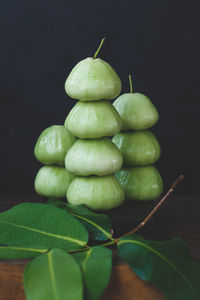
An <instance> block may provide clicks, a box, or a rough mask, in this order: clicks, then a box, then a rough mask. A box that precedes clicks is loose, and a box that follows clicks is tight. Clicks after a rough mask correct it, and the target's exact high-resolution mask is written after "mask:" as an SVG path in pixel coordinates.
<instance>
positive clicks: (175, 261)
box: [118, 235, 200, 300]
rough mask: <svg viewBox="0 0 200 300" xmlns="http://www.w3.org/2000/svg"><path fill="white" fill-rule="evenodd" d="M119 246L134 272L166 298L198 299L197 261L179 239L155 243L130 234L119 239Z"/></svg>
mask: <svg viewBox="0 0 200 300" xmlns="http://www.w3.org/2000/svg"><path fill="white" fill-rule="evenodd" d="M118 249H119V256H120V257H121V258H122V259H124V260H125V261H126V262H127V263H129V264H130V266H131V268H132V269H133V270H134V272H136V273H137V275H138V276H139V277H140V278H142V279H143V280H147V281H151V282H153V283H154V284H155V285H156V286H157V287H158V288H159V289H160V290H161V291H162V292H163V294H164V296H165V299H166V300H179V299H181V300H195V299H200V264H199V263H198V262H197V261H195V260H194V259H193V258H192V257H191V256H190V254H189V252H188V250H187V248H186V246H185V243H184V242H183V241H182V240H181V239H179V238H176V239H172V240H170V241H165V242H157V241H150V240H145V239H144V238H142V237H141V236H139V235H129V236H127V237H125V238H122V239H120V240H119V242H118Z"/></svg>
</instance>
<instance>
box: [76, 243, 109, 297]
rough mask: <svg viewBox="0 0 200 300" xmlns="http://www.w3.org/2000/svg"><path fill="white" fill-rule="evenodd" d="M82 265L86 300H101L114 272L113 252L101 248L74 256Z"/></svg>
mask: <svg viewBox="0 0 200 300" xmlns="http://www.w3.org/2000/svg"><path fill="white" fill-rule="evenodd" d="M73 256H74V257H75V259H76V260H77V261H78V263H79V264H80V265H81V269H82V272H83V280H84V286H85V298H84V299H86V300H98V299H100V297H101V295H102V293H103V291H104V290H105V288H106V287H107V285H108V283H109V279H110V274H111V270H112V251H111V250H109V249H107V248H105V247H101V246H95V247H92V248H91V249H90V250H88V251H85V252H80V253H76V254H74V255H73Z"/></svg>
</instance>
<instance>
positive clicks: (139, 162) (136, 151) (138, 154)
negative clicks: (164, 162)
mask: <svg viewBox="0 0 200 300" xmlns="http://www.w3.org/2000/svg"><path fill="white" fill-rule="evenodd" d="M112 141H113V143H114V144H115V145H116V146H117V148H118V149H119V150H120V152H121V153H122V155H123V158H124V165H126V166H144V165H150V164H153V163H155V162H156V161H157V160H158V159H159V157H160V153H161V150H160V145H159V143H158V140H157V138H156V137H155V135H154V134H153V133H152V132H150V131H149V130H144V131H135V132H121V133H117V134H116V135H115V136H114V137H113V139H112Z"/></svg>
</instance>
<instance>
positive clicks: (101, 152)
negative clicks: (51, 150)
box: [65, 138, 123, 176]
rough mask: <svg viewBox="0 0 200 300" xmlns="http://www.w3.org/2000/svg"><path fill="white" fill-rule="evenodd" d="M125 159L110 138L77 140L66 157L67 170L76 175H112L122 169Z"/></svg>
mask: <svg viewBox="0 0 200 300" xmlns="http://www.w3.org/2000/svg"><path fill="white" fill-rule="evenodd" d="M122 164H123V157H122V154H121V153H120V151H119V150H118V149H117V147H116V146H115V144H113V142H112V141H111V140H109V139H108V138H102V139H93V140H83V139H79V140H77V141H76V142H75V143H74V144H73V146H72V147H71V148H70V149H69V151H68V153H67V155H66V157H65V167H66V169H67V170H68V171H69V172H71V173H74V174H76V175H81V176H89V175H98V176H104V175H110V174H113V173H115V172H116V171H117V170H119V169H120V168H121V166H122Z"/></svg>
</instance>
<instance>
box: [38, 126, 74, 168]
mask: <svg viewBox="0 0 200 300" xmlns="http://www.w3.org/2000/svg"><path fill="white" fill-rule="evenodd" d="M75 141H76V139H75V137H73V136H72V134H71V133H70V132H69V131H68V130H67V129H66V128H65V127H64V126H63V125H53V126H50V127H48V128H46V129H45V130H44V131H43V132H42V133H41V134H40V136H39V138H38V140H37V142H36V145H35V148H34V154H35V157H36V158H37V160H39V161H40V162H41V163H43V164H45V165H53V164H57V165H60V166H64V160H65V156H66V153H67V151H68V150H69V148H70V147H71V146H72V145H73V143H74V142H75Z"/></svg>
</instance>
